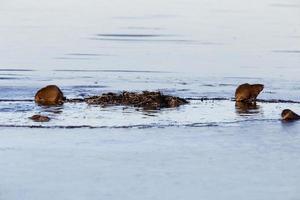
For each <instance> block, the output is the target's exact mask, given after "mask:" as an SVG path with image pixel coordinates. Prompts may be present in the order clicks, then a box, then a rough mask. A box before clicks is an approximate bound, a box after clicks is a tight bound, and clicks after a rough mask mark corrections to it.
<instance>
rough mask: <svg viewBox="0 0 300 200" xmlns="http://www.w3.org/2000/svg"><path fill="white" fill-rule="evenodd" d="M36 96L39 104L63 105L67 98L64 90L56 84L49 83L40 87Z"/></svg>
mask: <svg viewBox="0 0 300 200" xmlns="http://www.w3.org/2000/svg"><path fill="white" fill-rule="evenodd" d="M34 98H35V102H36V103H37V104H39V105H61V104H63V103H64V100H65V97H64V95H63V93H62V91H61V90H60V89H59V87H57V86H56V85H48V86H46V87H44V88H42V89H40V90H39V91H38V92H37V93H36V95H35V97H34Z"/></svg>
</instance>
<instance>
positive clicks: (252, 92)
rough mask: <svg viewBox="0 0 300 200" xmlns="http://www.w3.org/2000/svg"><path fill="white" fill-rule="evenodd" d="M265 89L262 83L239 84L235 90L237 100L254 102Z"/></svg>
mask: <svg viewBox="0 0 300 200" xmlns="http://www.w3.org/2000/svg"><path fill="white" fill-rule="evenodd" d="M263 89H264V85H262V84H253V85H250V84H248V83H245V84H242V85H240V86H238V88H237V89H236V91H235V100H236V101H238V102H252V101H255V100H256V98H257V96H258V95H259V94H260V92H261V91H262V90H263Z"/></svg>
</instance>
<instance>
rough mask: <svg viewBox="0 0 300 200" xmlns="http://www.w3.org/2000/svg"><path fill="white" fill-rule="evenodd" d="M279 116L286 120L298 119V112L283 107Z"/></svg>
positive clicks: (299, 117)
mask: <svg viewBox="0 0 300 200" xmlns="http://www.w3.org/2000/svg"><path fill="white" fill-rule="evenodd" d="M281 117H282V119H283V120H286V121H292V120H299V119H300V116H299V115H298V114H296V113H295V112H293V111H292V110H290V109H284V110H283V111H282V113H281Z"/></svg>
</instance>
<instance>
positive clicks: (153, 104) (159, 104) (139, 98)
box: [85, 91, 188, 110]
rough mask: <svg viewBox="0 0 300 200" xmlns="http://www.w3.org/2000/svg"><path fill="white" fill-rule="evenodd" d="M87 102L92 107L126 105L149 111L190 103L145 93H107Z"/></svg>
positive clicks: (87, 99) (159, 94) (154, 93)
mask: <svg viewBox="0 0 300 200" xmlns="http://www.w3.org/2000/svg"><path fill="white" fill-rule="evenodd" d="M85 102H86V103H88V104H92V105H102V106H110V105H125V106H134V107H142V108H144V109H149V110H152V109H153V110H157V109H160V108H174V107H178V106H181V105H184V104H187V103H188V101H187V100H185V99H182V98H179V97H174V96H169V95H163V94H162V93H161V92H149V91H143V92H142V93H136V92H127V91H124V92H122V93H121V94H117V93H106V94H102V95H101V96H93V97H89V98H86V99H85Z"/></svg>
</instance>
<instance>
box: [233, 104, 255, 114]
mask: <svg viewBox="0 0 300 200" xmlns="http://www.w3.org/2000/svg"><path fill="white" fill-rule="evenodd" d="M235 108H236V112H237V113H238V114H240V115H245V114H246V115H249V114H250V115H251V114H257V113H259V112H261V109H260V106H259V105H257V104H256V102H251V103H249V102H236V103H235Z"/></svg>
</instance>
